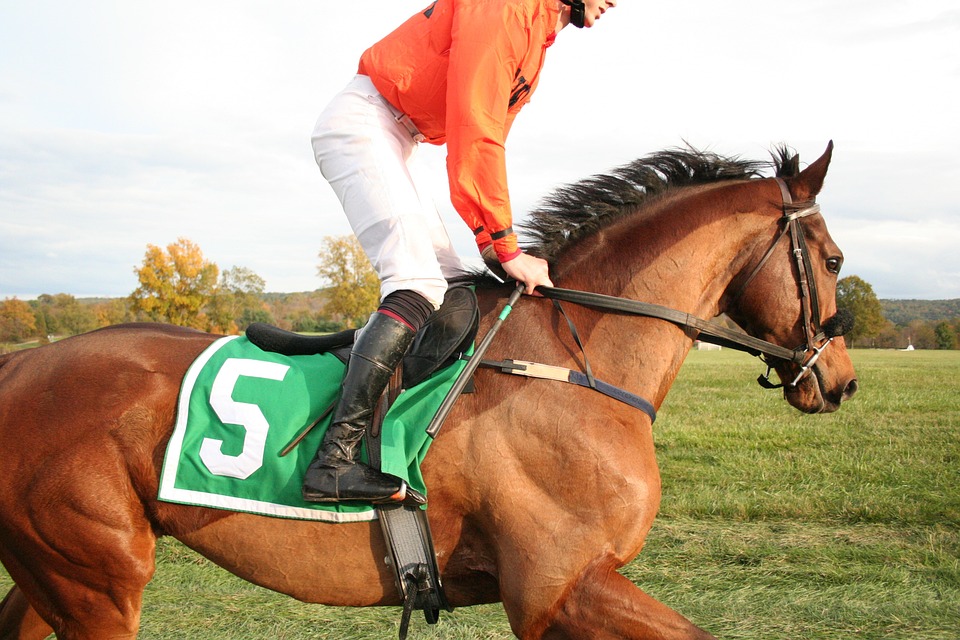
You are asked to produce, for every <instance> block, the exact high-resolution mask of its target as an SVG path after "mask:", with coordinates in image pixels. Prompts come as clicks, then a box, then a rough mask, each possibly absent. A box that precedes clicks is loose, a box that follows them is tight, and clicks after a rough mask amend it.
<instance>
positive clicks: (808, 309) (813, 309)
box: [537, 178, 846, 389]
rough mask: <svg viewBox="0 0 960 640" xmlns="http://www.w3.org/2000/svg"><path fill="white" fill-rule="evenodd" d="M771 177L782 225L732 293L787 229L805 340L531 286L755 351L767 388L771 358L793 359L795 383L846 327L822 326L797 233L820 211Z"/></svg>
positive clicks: (809, 266)
mask: <svg viewBox="0 0 960 640" xmlns="http://www.w3.org/2000/svg"><path fill="white" fill-rule="evenodd" d="M775 180H776V181H777V185H779V187H780V192H781V193H782V194H783V216H782V217H781V218H780V220H779V221H780V222H782V223H783V228H782V229H781V230H780V233H778V234H777V236H776V238H774V240H773V242H772V243H771V244H770V247H769V248H768V249H767V251H766V253H765V254H764V255H763V257H762V258H761V259H760V261H759V262H758V263H757V266H756V267H754V269H753V271H752V272H751V273H750V275H749V276H748V277H747V279H746V280H745V281H744V283H743V284H742V285H741V286H740V289H739V291H738V292H737V295H736V296H735V298H734V299H739V298H740V296H741V295H742V294H743V292H744V291H745V290H746V288H747V285H749V284H750V282H751V281H753V279H754V278H755V277H756V276H757V274H758V273H759V272H760V270H761V269H762V268H763V266H764V265H765V264H766V263H767V260H768V259H769V258H770V256H771V255H772V254H773V251H774V249H775V248H776V247H777V245H779V244H780V240H781V239H782V238H783V237H784V236H785V235H787V234H789V235H790V242H791V247H792V253H793V257H794V260H795V261H796V264H797V284H798V286H799V288H800V308H801V311H802V314H803V326H804V333H805V337H806V343H804V344H802V345H800V346H799V347H797V348H796V349H787V348H786V347H781V346H780V345H776V344H773V343H772V342H767V341H766V340H761V339H760V338H755V337H753V336H751V335H748V334H745V333H742V332H740V331H734V330H732V329H729V328H727V327H725V326H723V325H721V324H719V323H716V322H712V321H709V320H703V319H702V318H698V317H696V316H693V315H690V314H689V313H684V312H682V311H677V310H675V309H670V308H669V307H664V306H661V305H657V304H651V303H649V302H640V301H637V300H630V299H629V298H620V297H616V296H607V295H603V294H599V293H592V292H589V291H576V290H572V289H561V288H557V287H542V286H541V287H537V291H538V292H540V293H541V294H542V295H543V296H544V297H546V298H551V299H553V300H554V302H555V304H557V306H558V307H559V304H558V303H557V301H564V302H572V303H574V304H580V305H583V306H589V307H594V308H598V309H603V310H606V311H613V312H618V313H626V314H629V315H637V316H645V317H651V318H659V319H661V320H666V321H668V322H672V323H673V324H676V325H679V326H681V327H684V328H689V329H694V330H696V331H697V332H698V333H699V336H698V337H699V339H700V340H701V341H702V342H708V343H711V344H717V345H720V346H725V347H728V348H731V349H736V350H738V351H744V352H746V353H749V354H751V355H754V356H758V357H760V358H761V359H762V360H763V361H764V363H766V365H767V373H766V374H765V375H761V376H760V377H758V378H757V382H759V383H760V385H761V386H762V387H764V388H767V389H776V388H779V387H782V386H784V385H782V384H781V385H775V384H773V383H772V382H770V379H769V377H770V370H771V369H772V368H773V365H774V364H775V363H776V361H787V362H793V363H795V364H797V365H799V366H800V372H799V373H798V374H797V376H796V377H795V378H794V379H793V381H792V382H790V383H789V385H787V386H790V387H796V386H797V384H798V383H799V382H800V381H801V380H802V379H803V378H804V377H805V376H806V375H807V374H808V373H810V371H811V370H812V369H813V366H814V365H815V364H816V362H817V360H818V359H819V358H820V354H821V353H823V350H824V349H826V348H827V345H829V344H830V343H831V342H832V341H833V338H835V337H836V336H838V335H843V333H845V332H846V331H845V330H843V329H842V328H841V325H843V324H844V322H846V320H839V321H838V322H835V323H834V322H831V321H829V320H828V321H827V324H828V325H833V324H836V325H838V326H837V327H835V328H831V329H830V330H828V331H825V330H824V328H823V327H821V325H820V302H819V299H818V296H817V286H816V280H815V279H814V273H813V264H812V263H811V261H810V255H809V251H808V249H807V243H806V241H805V240H804V237H803V226H802V225H801V222H800V221H801V220H802V219H803V218H806V217H807V216H812V215H815V214H817V213H820V205H819V204H817V203H816V202H813V201H811V202H809V203H807V206H796V205H794V204H793V198H792V197H791V195H790V190H789V189H788V188H787V185H786V183H785V182H784V181H783V180H782V179H781V178H775ZM560 311H561V312H562V309H560ZM568 322H569V319H568ZM571 328H572V326H571ZM828 334H829V335H828Z"/></svg>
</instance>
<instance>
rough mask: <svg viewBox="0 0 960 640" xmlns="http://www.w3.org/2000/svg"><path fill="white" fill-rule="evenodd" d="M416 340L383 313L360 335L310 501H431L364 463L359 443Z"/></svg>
mask: <svg viewBox="0 0 960 640" xmlns="http://www.w3.org/2000/svg"><path fill="white" fill-rule="evenodd" d="M413 337H414V332H413V330H411V329H410V327H408V326H407V325H405V324H403V323H402V322H400V321H398V320H395V319H394V318H392V317H390V316H388V315H384V314H382V313H374V314H373V316H372V317H371V318H370V321H369V322H368V323H367V326H366V327H364V329H363V331H361V332H360V333H359V336H358V337H357V341H356V342H355V343H354V345H353V349H352V351H351V352H350V361H349V362H348V363H347V373H346V375H345V376H344V379H343V385H342V387H341V395H340V402H339V404H338V405H337V410H336V412H335V413H334V414H333V422H332V423H331V424H330V428H329V429H327V433H326V434H325V435H324V437H323V442H321V444H320V448H319V450H318V451H317V457H316V458H315V459H314V461H313V462H311V463H310V467H309V468H308V469H307V473H306V475H305V476H304V479H303V490H302V493H303V499H304V500H306V501H307V502H370V503H373V504H384V503H391V502H404V503H406V504H424V503H426V498H425V497H424V496H423V495H422V494H421V493H419V492H417V491H414V490H413V489H411V488H410V487H409V486H408V485H407V483H406V482H404V481H403V480H402V479H401V478H398V477H397V476H394V475H390V474H387V473H382V472H380V471H377V470H376V469H373V468H371V467H368V466H366V465H364V464H362V463H360V461H359V458H360V441H361V440H362V439H363V435H364V433H365V432H366V430H367V427H369V425H370V421H371V419H372V418H373V411H374V407H375V406H376V403H377V401H378V400H379V399H380V395H381V394H382V393H383V391H384V389H386V388H387V384H388V383H389V382H390V377H391V376H392V375H393V372H394V370H395V369H396V368H397V365H399V364H400V361H401V360H402V359H403V356H404V355H405V354H406V353H407V349H408V348H409V347H410V343H411V342H412V341H413Z"/></svg>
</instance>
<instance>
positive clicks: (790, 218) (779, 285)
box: [727, 142, 858, 413]
mask: <svg viewBox="0 0 960 640" xmlns="http://www.w3.org/2000/svg"><path fill="white" fill-rule="evenodd" d="M832 153H833V143H832V142H831V143H830V144H829V145H828V146H827V150H826V151H825V152H824V154H823V155H822V156H821V157H820V158H819V159H818V160H817V161H816V162H814V163H813V164H811V165H810V166H808V167H807V168H806V169H804V170H803V171H800V170H799V157H798V156H796V155H794V156H792V157H789V158H788V157H787V154H786V152H785V150H781V156H782V157H781V159H780V161H778V162H777V165H778V171H777V178H775V179H772V180H769V181H765V182H769V183H773V184H770V185H769V186H768V187H767V188H769V189H770V192H771V194H772V197H771V203H772V208H773V209H774V210H776V212H777V216H778V219H777V223H776V225H770V226H769V229H770V233H769V234H762V235H761V237H759V238H758V244H757V245H756V247H755V249H754V251H753V256H752V258H751V260H749V261H748V262H747V267H746V268H745V269H744V271H743V273H742V274H741V278H737V279H734V281H733V290H734V291H735V293H734V294H733V295H732V302H731V305H730V307H729V308H728V309H727V313H728V315H730V317H731V318H733V319H734V320H735V321H737V323H738V324H740V326H741V327H743V328H744V329H745V330H746V331H747V332H748V333H750V334H751V335H754V336H756V337H759V338H762V339H763V340H767V341H769V342H772V343H774V344H777V345H781V346H784V347H787V348H790V349H795V352H796V354H797V356H796V357H795V358H794V359H792V360H788V359H783V358H769V357H768V359H767V362H768V364H769V365H770V366H771V368H773V369H774V370H776V372H777V375H778V376H779V378H780V380H781V383H782V386H783V389H784V397H785V398H786V399H787V401H788V402H789V403H790V404H791V405H793V406H794V407H796V408H797V409H799V410H801V411H804V412H806V413H821V412H831V411H836V410H837V409H838V408H839V407H840V403H841V402H842V401H844V400H846V399H848V398H850V397H851V396H853V394H854V393H856V390H857V387H858V382H857V378H856V373H855V371H854V368H853V363H852V362H851V361H850V356H849V354H848V352H847V349H846V345H845V343H844V339H843V334H844V333H847V332H849V331H850V329H851V328H852V326H853V318H852V316H850V315H849V314H846V313H839V314H838V312H837V301H836V288H837V276H838V274H839V272H840V267H841V266H842V264H843V253H842V252H841V251H840V248H839V247H838V246H837V245H836V243H835V242H834V241H833V239H832V238H831V237H830V233H829V232H828V231H827V226H826V223H825V222H824V220H823V217H822V215H820V207H819V205H817V204H816V196H817V194H819V193H820V189H821V188H822V186H823V181H824V178H825V177H826V174H827V168H828V166H829V164H830V158H831V155H832ZM778 186H779V189H778Z"/></svg>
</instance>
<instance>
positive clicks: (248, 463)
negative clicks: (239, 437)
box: [200, 358, 290, 480]
mask: <svg viewBox="0 0 960 640" xmlns="http://www.w3.org/2000/svg"><path fill="white" fill-rule="evenodd" d="M289 369H290V367H289V366H288V365H285V364H279V363H276V362H264V361H262V360H248V359H246V358H228V359H227V360H226V361H224V363H223V366H222V367H220V371H219V372H218V373H217V377H216V378H215V379H214V381H213V386H212V387H211V389H210V406H211V407H213V410H214V411H215V412H216V414H217V417H218V418H220V420H221V422H223V423H224V424H236V425H240V426H241V427H243V428H244V429H245V430H246V435H245V436H244V439H243V451H241V452H240V455H237V456H229V455H226V454H225V453H223V451H222V448H223V440H217V439H215V438H204V439H203V442H202V443H201V445H200V460H202V461H203V464H204V465H205V466H206V467H207V469H208V470H209V471H210V473H212V474H214V475H217V476H227V477H230V478H238V479H240V480H244V479H246V478H249V477H250V475H251V474H252V473H253V472H254V471H256V470H257V469H259V468H260V467H261V466H263V452H264V449H265V448H266V444H267V431H268V430H269V429H270V425H269V424H267V419H266V418H265V417H264V415H263V412H262V411H261V410H260V407H258V406H257V405H255V404H252V403H249V402H237V401H236V400H234V399H233V388H234V387H235V386H236V384H237V380H238V379H239V378H240V376H248V377H251V378H266V379H268V380H283V378H284V376H285V375H287V371H288V370H289Z"/></svg>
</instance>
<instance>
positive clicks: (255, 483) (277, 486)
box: [158, 336, 464, 522]
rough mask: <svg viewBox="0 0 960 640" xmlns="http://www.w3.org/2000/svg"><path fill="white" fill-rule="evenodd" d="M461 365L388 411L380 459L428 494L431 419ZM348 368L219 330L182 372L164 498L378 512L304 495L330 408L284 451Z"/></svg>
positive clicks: (287, 513) (353, 516) (314, 512)
mask: <svg viewBox="0 0 960 640" xmlns="http://www.w3.org/2000/svg"><path fill="white" fill-rule="evenodd" d="M463 366H464V363H463V362H462V361H461V362H457V363H455V364H454V365H452V366H450V367H447V368H446V369H443V370H441V371H438V372H437V373H436V374H434V375H433V376H431V377H430V378H428V379H427V380H425V381H424V382H422V383H421V384H419V385H418V386H416V387H414V388H412V389H408V390H406V391H404V392H403V393H401V394H400V396H399V397H398V398H397V400H396V402H395V403H394V404H393V406H392V407H391V408H390V411H389V412H388V413H387V416H386V418H385V420H384V424H383V433H382V444H381V452H382V453H381V455H382V462H381V464H382V468H383V470H384V471H386V472H387V473H392V474H394V475H397V476H400V477H401V478H403V479H404V480H406V481H407V482H408V483H409V484H410V486H411V487H413V488H414V489H416V490H418V491H421V492H424V493H426V487H425V486H424V482H423V476H422V475H421V474H420V463H421V462H422V461H423V457H424V456H425V455H426V452H427V449H428V448H429V446H430V443H431V442H432V439H431V438H430V437H429V436H427V434H426V432H425V428H426V425H427V424H428V423H429V422H430V419H431V418H432V417H433V415H434V413H436V410H437V408H438V407H439V406H440V403H441V402H442V401H443V399H444V397H445V396H446V393H447V391H448V390H449V389H450V387H451V386H452V385H453V382H454V380H455V379H456V377H457V374H459V372H460V371H461V370H462V369H463ZM343 372H344V365H343V363H342V362H340V360H339V359H337V357H336V356H334V355H332V354H317V355H304V356H285V355H281V354H278V353H271V352H266V351H262V350H261V349H259V348H258V347H256V346H255V345H253V344H251V343H250V342H249V341H248V340H247V339H246V338H244V337H241V336H228V337H225V338H220V339H218V340H217V341H216V342H214V343H213V344H211V345H210V346H209V347H208V348H207V349H206V350H205V351H204V352H203V353H201V354H200V356H199V357H198V358H197V359H196V361H194V363H193V364H192V365H191V366H190V368H189V369H188V370H187V373H186V375H185V376H184V379H183V383H182V385H181V389H180V398H179V401H178V406H177V419H176V423H175V425H174V430H173V434H172V435H171V437H170V442H169V444H168V445H167V453H166V457H165V458H164V463H163V470H162V475H161V478H160V491H159V496H158V497H159V499H160V500H163V501H167V502H176V503H180V504H189V505H197V506H203V507H213V508H217V509H227V510H231V511H243V512H248V513H257V514H263V515H269V516H276V517H282V518H296V519H302V520H322V521H327V522H357V521H364V520H375V519H376V518H377V516H376V511H375V510H374V509H373V508H372V507H371V506H370V505H364V504H349V505H336V504H334V505H317V504H312V503H308V502H305V501H303V499H302V498H301V497H300V484H301V481H302V478H303V474H304V472H305V471H306V468H307V466H308V465H309V464H310V461H311V460H312V459H313V456H314V454H315V453H316V450H317V447H318V446H319V444H320V441H321V440H322V438H323V434H324V432H325V431H326V429H327V427H328V426H329V424H330V419H331V415H327V416H326V417H325V418H324V419H323V420H322V421H321V422H320V423H319V424H318V425H317V426H316V427H314V428H313V429H312V430H311V431H310V433H309V434H308V435H307V436H306V437H305V438H304V440H303V441H302V442H301V443H300V444H299V445H297V446H296V447H295V448H294V449H293V450H292V451H290V453H288V454H287V455H286V456H283V457H280V455H279V453H280V451H281V450H283V449H284V448H285V447H286V446H287V445H288V444H289V443H290V442H291V441H292V440H293V439H294V438H295V437H296V436H297V435H298V434H299V433H300V432H301V431H303V429H304V427H306V426H307V425H309V424H310V423H311V422H313V421H314V420H316V419H317V417H318V416H320V415H322V414H323V413H324V411H325V410H326V409H327V408H328V407H329V406H330V405H331V404H332V403H333V402H335V400H336V398H337V395H338V393H339V388H340V381H341V380H342V378H343ZM330 413H332V412H330ZM363 459H364V460H366V451H365V450H364V452H363Z"/></svg>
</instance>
